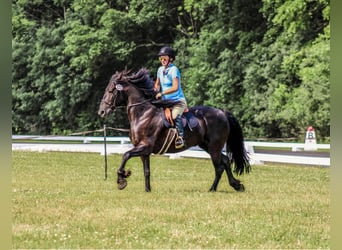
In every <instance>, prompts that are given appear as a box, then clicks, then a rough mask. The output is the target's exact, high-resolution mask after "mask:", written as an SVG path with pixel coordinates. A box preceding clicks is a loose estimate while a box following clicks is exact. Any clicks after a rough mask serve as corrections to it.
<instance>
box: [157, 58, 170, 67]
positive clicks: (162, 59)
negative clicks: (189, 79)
mask: <svg viewBox="0 0 342 250" xmlns="http://www.w3.org/2000/svg"><path fill="white" fill-rule="evenodd" d="M159 60H160V62H161V64H162V65H163V66H167V65H168V64H169V62H170V57H169V56H160V57H159Z"/></svg>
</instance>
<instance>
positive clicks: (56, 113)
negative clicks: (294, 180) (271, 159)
mask: <svg viewBox="0 0 342 250" xmlns="http://www.w3.org/2000/svg"><path fill="white" fill-rule="evenodd" d="M329 14H330V2H329V1H328V0H318V1H305V0H299V1H279V0H233V1H224V0H209V1H204V0H200V1H194V0H185V1H180V0H177V1H161V0H151V1H146V0H144V1H138V0H131V1H127V0H113V1H107V0H94V1H90V0H63V1H60V0H49V1H41V0H35V1H27V0H16V1H13V16H12V24H13V32H12V33H13V43H12V44H13V88H12V95H13V118H12V119H13V120H12V123H13V132H14V133H31V134H34V133H40V134H51V133H65V132H62V131H80V130H83V129H84V130H90V129H98V127H99V126H100V125H101V123H102V122H103V121H101V120H100V119H99V118H98V117H97V115H96V111H97V108H98V104H99V101H100V100H101V98H102V94H103V90H104V88H105V86H106V84H107V82H108V80H109V78H110V76H111V75H112V74H113V73H115V71H117V70H123V69H125V68H128V69H133V70H137V69H139V68H141V67H145V68H148V69H150V73H151V76H152V77H155V76H156V70H157V67H158V66H159V62H158V60H157V56H156V54H157V52H158V50H159V48H160V47H161V46H164V45H165V44H169V45H172V46H173V47H174V48H175V49H176V50H177V57H176V62H175V63H176V64H177V66H179V68H180V70H181V72H182V84H183V88H184V90H185V94H186V96H187V99H188V103H189V105H203V104H205V105H212V106H215V107H218V108H224V109H229V110H231V111H232V112H233V113H234V114H235V116H236V117H238V119H239V120H240V122H241V124H242V127H243V129H244V132H245V135H246V137H248V138H254V137H297V138H301V137H302V136H303V133H304V132H305V130H306V127H308V126H310V125H311V126H314V127H315V129H316V133H317V135H318V137H319V138H329V136H330V132H329V131H330V118H329V117H330V105H329V96H330V92H329V89H330V88H329V74H330V72H329V60H330V57H329V51H330V45H329V43H330V28H329V27H330V26H329V25H330V24H329V22H330V16H329ZM119 114H120V115H116V116H115V117H111V118H110V119H109V120H108V121H110V122H114V121H115V124H117V125H118V124H120V126H126V127H127V126H128V124H127V118H126V117H125V115H124V113H123V112H119ZM58 131H60V132H58Z"/></svg>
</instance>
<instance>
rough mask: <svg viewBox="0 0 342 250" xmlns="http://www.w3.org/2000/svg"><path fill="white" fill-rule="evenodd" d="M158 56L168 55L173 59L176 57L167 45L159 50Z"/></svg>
mask: <svg viewBox="0 0 342 250" xmlns="http://www.w3.org/2000/svg"><path fill="white" fill-rule="evenodd" d="M158 56H169V57H170V58H172V59H173V60H175V59H176V52H175V51H174V50H173V49H172V48H171V47H169V46H164V47H162V48H161V49H160V50H159V53H158Z"/></svg>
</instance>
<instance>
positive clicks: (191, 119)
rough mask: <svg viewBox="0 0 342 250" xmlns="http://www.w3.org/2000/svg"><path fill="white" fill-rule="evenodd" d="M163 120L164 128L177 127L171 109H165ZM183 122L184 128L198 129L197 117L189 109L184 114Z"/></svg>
mask: <svg viewBox="0 0 342 250" xmlns="http://www.w3.org/2000/svg"><path fill="white" fill-rule="evenodd" d="M162 118H163V123H164V126H165V127H167V128H173V127H174V126H175V124H174V122H173V119H172V113H171V109H170V108H164V112H162ZM182 122H183V127H184V128H185V127H186V126H188V128H189V129H190V130H193V129H194V128H196V127H197V126H198V124H199V122H198V119H197V118H196V116H195V115H194V114H193V113H192V112H190V111H189V109H186V110H185V111H184V112H183V114H182Z"/></svg>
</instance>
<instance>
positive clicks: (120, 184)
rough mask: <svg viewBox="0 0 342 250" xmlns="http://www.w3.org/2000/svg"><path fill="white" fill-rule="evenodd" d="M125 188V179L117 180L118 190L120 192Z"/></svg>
mask: <svg viewBox="0 0 342 250" xmlns="http://www.w3.org/2000/svg"><path fill="white" fill-rule="evenodd" d="M126 186H127V181H126V180H125V179H121V180H118V189H119V190H122V189H124V188H125V187H126Z"/></svg>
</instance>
